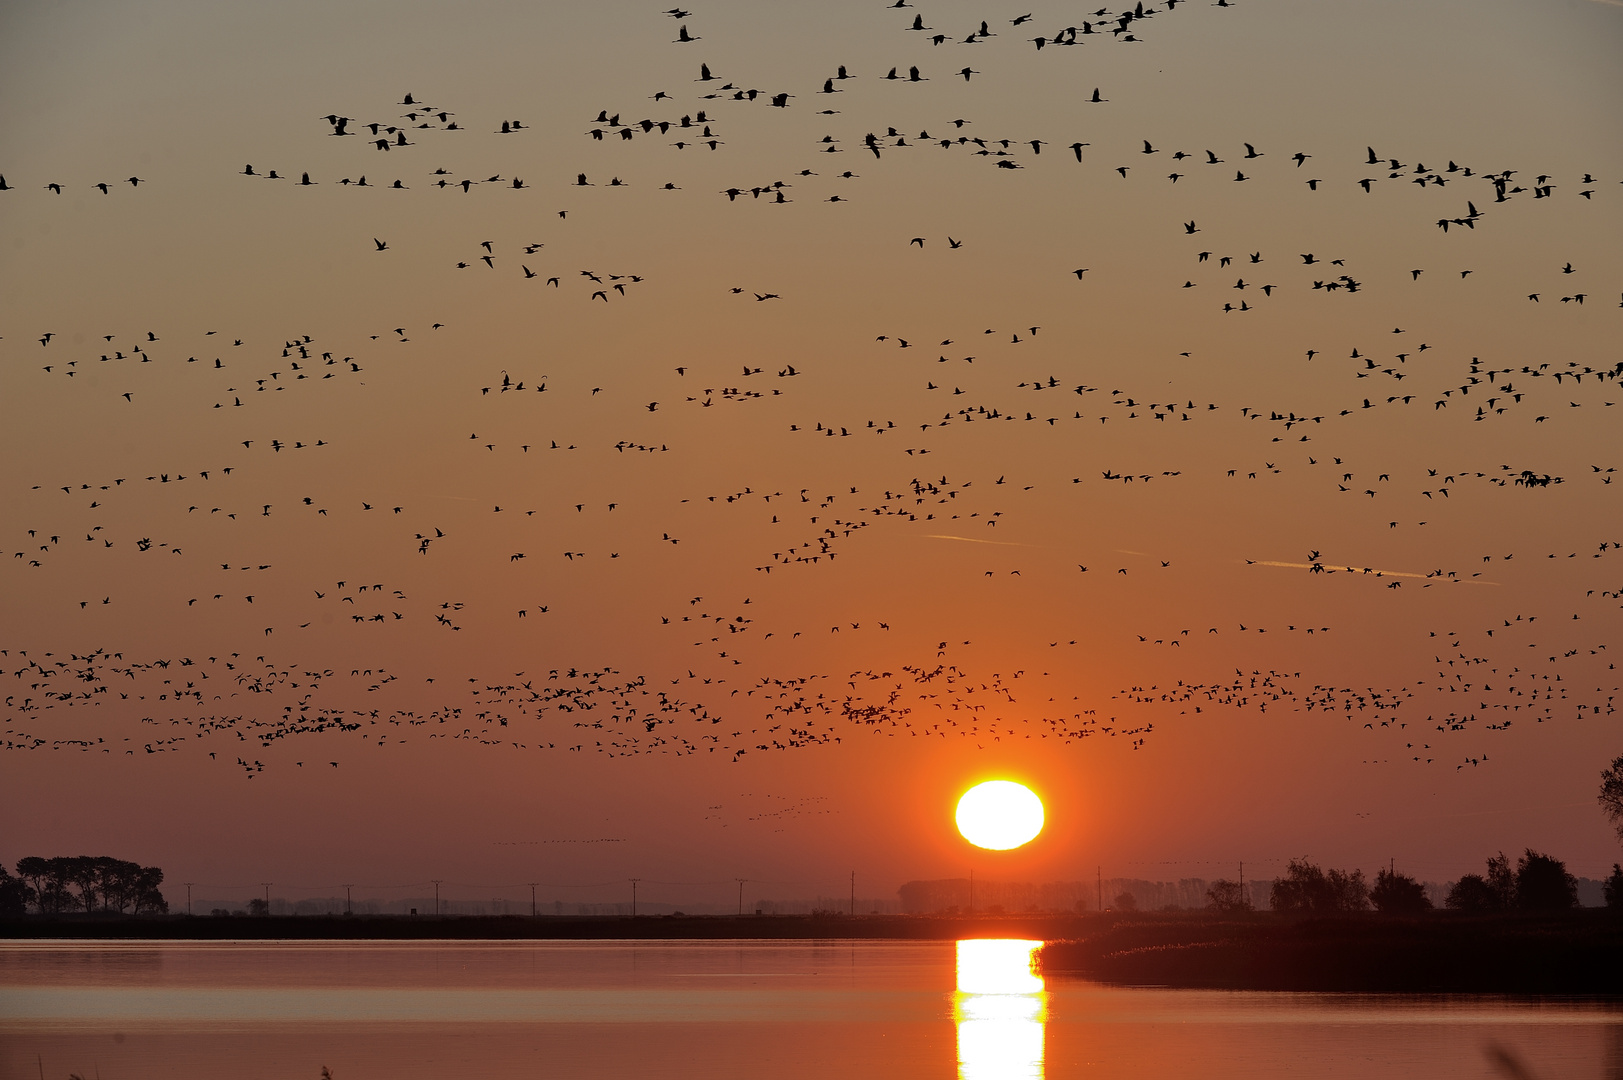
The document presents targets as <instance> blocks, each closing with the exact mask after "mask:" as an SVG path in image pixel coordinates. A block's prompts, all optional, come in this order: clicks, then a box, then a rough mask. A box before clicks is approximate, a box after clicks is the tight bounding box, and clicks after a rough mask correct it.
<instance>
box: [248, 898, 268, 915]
mask: <svg viewBox="0 0 1623 1080" xmlns="http://www.w3.org/2000/svg"><path fill="white" fill-rule="evenodd" d="M248 914H250V915H269V914H270V901H269V900H266V899H265V898H264V897H263V896H256V897H254V898H253V899H252V900H250V901H248Z"/></svg>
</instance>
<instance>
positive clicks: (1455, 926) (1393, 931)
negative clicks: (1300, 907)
mask: <svg viewBox="0 0 1623 1080" xmlns="http://www.w3.org/2000/svg"><path fill="white" fill-rule="evenodd" d="M1040 963H1041V967H1042V971H1043V973H1044V974H1045V975H1061V974H1075V975H1081V976H1085V977H1087V978H1090V979H1097V980H1099V981H1101V982H1108V983H1115V984H1118V985H1129V986H1173V987H1187V988H1195V987H1203V988H1211V989H1224V990H1294V991H1357V992H1369V993H1387V992H1398V993H1504V994H1620V993H1623V918H1619V917H1618V916H1617V914H1615V913H1613V912H1610V911H1602V910H1582V911H1573V912H1567V913H1562V914H1558V915H1496V916H1459V915H1455V914H1452V913H1442V912H1439V913H1435V914H1431V915H1427V916H1424V917H1413V918H1391V917H1385V916H1379V915H1373V914H1371V915H1362V916H1345V917H1339V918H1286V917H1281V916H1276V915H1272V914H1260V913H1259V914H1252V915H1244V916H1232V917H1229V916H1216V915H1207V914H1197V913H1177V914H1170V913H1169V914H1161V913H1157V914H1146V915H1137V916H1122V917H1118V918H1114V919H1111V918H1109V917H1108V916H1107V917H1105V918H1102V919H1098V920H1095V921H1093V922H1092V923H1091V924H1090V925H1089V926H1088V927H1087V929H1086V930H1085V931H1084V932H1083V933H1081V934H1080V935H1078V936H1077V937H1075V938H1073V939H1069V940H1061V941H1053V942H1051V943H1050V944H1048V945H1047V946H1046V947H1045V948H1044V949H1043V950H1042V953H1041V961H1040Z"/></svg>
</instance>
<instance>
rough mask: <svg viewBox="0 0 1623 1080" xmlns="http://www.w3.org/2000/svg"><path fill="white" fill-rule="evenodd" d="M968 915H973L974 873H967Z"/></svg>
mask: <svg viewBox="0 0 1623 1080" xmlns="http://www.w3.org/2000/svg"><path fill="white" fill-rule="evenodd" d="M969 913H970V914H971V915H973V914H975V871H973V870H971V871H970V872H969Z"/></svg>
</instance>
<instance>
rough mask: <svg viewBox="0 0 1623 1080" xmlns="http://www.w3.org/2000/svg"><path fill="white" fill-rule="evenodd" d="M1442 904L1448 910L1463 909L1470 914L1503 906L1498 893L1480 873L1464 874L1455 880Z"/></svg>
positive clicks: (1494, 909) (1498, 908)
mask: <svg viewBox="0 0 1623 1080" xmlns="http://www.w3.org/2000/svg"><path fill="white" fill-rule="evenodd" d="M1443 906H1444V907H1446V908H1448V909H1449V910H1450V911H1463V912H1466V913H1468V914H1472V915H1480V914H1482V913H1483V912H1488V911H1501V910H1503V908H1504V905H1503V904H1501V903H1500V902H1499V894H1498V893H1497V892H1495V891H1494V890H1493V888H1492V886H1490V885H1489V884H1488V882H1487V879H1486V878H1484V877H1483V876H1482V875H1481V874H1466V875H1465V876H1464V877H1462V878H1460V879H1459V880H1458V881H1456V882H1455V883H1454V887H1453V888H1452V889H1449V890H1448V899H1447V900H1445V901H1443Z"/></svg>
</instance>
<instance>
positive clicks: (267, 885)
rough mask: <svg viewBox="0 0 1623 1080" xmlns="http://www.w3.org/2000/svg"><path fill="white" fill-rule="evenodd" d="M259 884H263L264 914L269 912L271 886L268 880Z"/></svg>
mask: <svg viewBox="0 0 1623 1080" xmlns="http://www.w3.org/2000/svg"><path fill="white" fill-rule="evenodd" d="M260 884H261V885H263V886H265V914H266V915H269V914H270V887H271V883H270V882H268V881H261V882H260Z"/></svg>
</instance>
